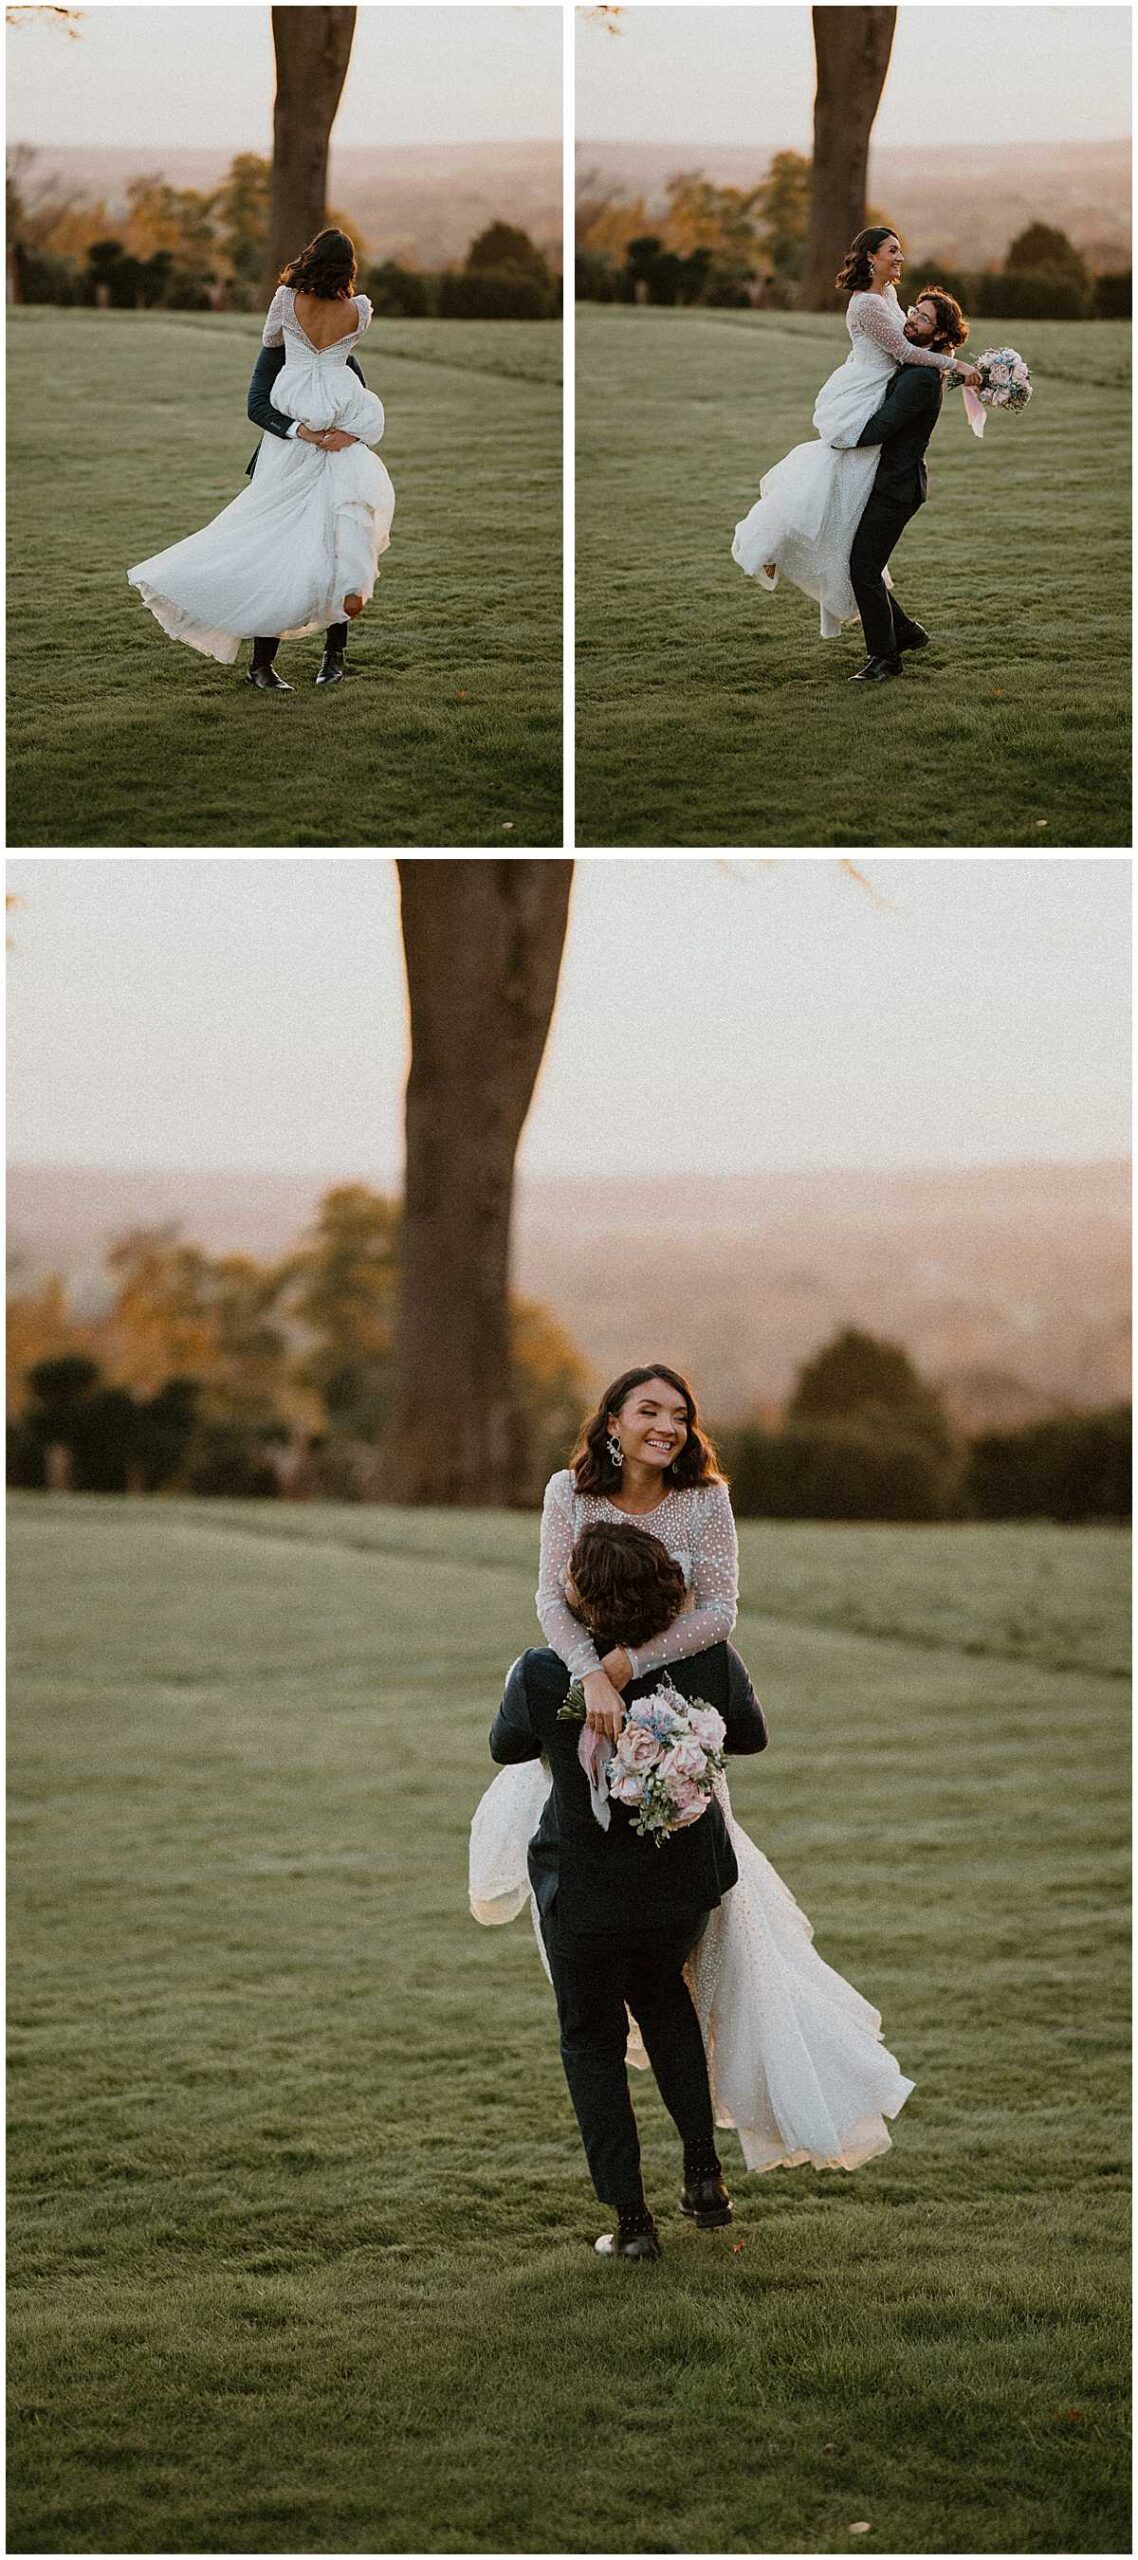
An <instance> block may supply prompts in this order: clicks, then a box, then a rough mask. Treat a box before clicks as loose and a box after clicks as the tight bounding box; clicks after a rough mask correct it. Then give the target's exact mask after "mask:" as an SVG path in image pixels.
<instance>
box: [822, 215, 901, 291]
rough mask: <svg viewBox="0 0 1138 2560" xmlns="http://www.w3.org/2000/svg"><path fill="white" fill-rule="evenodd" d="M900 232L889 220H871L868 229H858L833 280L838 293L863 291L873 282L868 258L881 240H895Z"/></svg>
mask: <svg viewBox="0 0 1138 2560" xmlns="http://www.w3.org/2000/svg"><path fill="white" fill-rule="evenodd" d="M899 237H900V234H899V232H898V231H897V230H896V228H895V226H894V224H893V223H891V222H871V224H870V226H869V229H868V231H859V232H858V235H857V238H856V240H851V242H850V245H849V248H848V249H847V251H846V254H845V258H844V261H843V263H842V265H841V266H840V267H839V269H838V272H837V275H836V276H835V278H834V282H835V284H836V285H837V287H838V291H839V293H864V292H865V289H866V286H867V285H871V284H872V282H873V274H872V270H871V268H870V264H869V261H870V258H871V256H872V254H873V251H874V250H875V249H880V247H881V243H882V241H883V240H897V239H899Z"/></svg>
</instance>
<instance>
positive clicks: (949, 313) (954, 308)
mask: <svg viewBox="0 0 1138 2560" xmlns="http://www.w3.org/2000/svg"><path fill="white" fill-rule="evenodd" d="M913 300H914V302H931V304H932V307H933V310H934V311H935V313H936V328H935V329H934V331H933V334H932V336H931V338H930V339H929V342H928V343H929V345H930V347H932V348H934V349H935V351H936V353H937V354H938V355H947V354H948V353H949V351H950V349H951V348H953V347H962V346H963V344H964V341H965V339H966V337H967V335H968V322H967V320H966V319H965V317H964V313H963V312H962V310H961V308H960V304H959V303H958V301H957V299H956V295H955V294H954V293H946V292H945V289H944V286H943V285H942V284H923V285H922V286H921V290H920V292H919V293H915V294H914V295H913Z"/></svg>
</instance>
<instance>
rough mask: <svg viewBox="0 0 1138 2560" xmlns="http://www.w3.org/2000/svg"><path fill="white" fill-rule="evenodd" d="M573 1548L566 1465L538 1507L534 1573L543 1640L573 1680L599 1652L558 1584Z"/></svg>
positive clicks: (592, 1666) (592, 1665) (594, 1666)
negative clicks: (538, 1558) (538, 1543)
mask: <svg viewBox="0 0 1138 2560" xmlns="http://www.w3.org/2000/svg"><path fill="white" fill-rule="evenodd" d="M572 1552H573V1480H572V1477H571V1476H570V1473H569V1470H568V1468H567V1467H563V1468H562V1471H561V1473H560V1475H556V1476H551V1477H550V1479H549V1482H548V1484H547V1486H546V1488H545V1501H544V1503H543V1504H542V1511H541V1563H540V1565H539V1567H538V1577H537V1594H536V1597H537V1614H538V1618H539V1620H540V1623H541V1632H542V1634H543V1636H544V1637H545V1640H546V1643H547V1644H551V1645H552V1647H553V1650H554V1652H555V1653H559V1654H560V1656H561V1659H562V1661H563V1663H564V1665H565V1668H566V1670H567V1671H568V1672H570V1673H571V1674H572V1677H573V1679H574V1680H583V1679H584V1676H585V1673H586V1672H587V1671H599V1670H600V1667H601V1662H600V1655H599V1654H598V1652H597V1649H596V1646H595V1644H594V1643H593V1640H592V1637H591V1636H590V1634H589V1632H588V1630H587V1628H585V1627H583V1626H582V1625H581V1621H580V1619H579V1618H575V1617H574V1615H573V1612H572V1610H571V1608H570V1606H569V1603H568V1601H567V1600H566V1597H565V1593H564V1591H563V1589H562V1586H561V1576H562V1574H563V1573H564V1571H565V1567H566V1565H567V1564H568V1562H569V1558H570V1556H571V1555H572Z"/></svg>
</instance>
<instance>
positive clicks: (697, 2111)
mask: <svg viewBox="0 0 1138 2560" xmlns="http://www.w3.org/2000/svg"><path fill="white" fill-rule="evenodd" d="M664 1854H666V1852H665V1853H664ZM706 1926H707V1913H706V1911H699V1912H695V1913H691V1912H689V1913H688V1915H687V1917H686V1919H684V1920H682V1921H680V1922H678V1923H677V1925H676V1926H675V1927H674V1928H672V1929H667V1930H661V1929H653V1930H648V1929H643V1930H635V1931H633V1930H621V1931H617V1930H610V1929H606V1930H597V1931H595V1932H593V1931H590V1932H589V1933H588V1934H585V1933H582V1934H580V1935H578V1934H577V1933H576V1932H575V1931H572V1930H568V1929H564V1928H559V1926H558V1922H557V1906H556V1902H555V1903H554V1905H553V1908H552V1909H551V1910H549V1911H546V1912H543V1914H542V1920H541V1930H542V1936H543V1938H544V1940H545V1948H546V1953H547V1955H548V1957H549V1969H550V1972H551V1973H552V1975H553V1988H554V1991H555V1993H556V1995H557V2015H558V2021H559V2024H560V2028H561V2059H562V2062H563V2063H564V2065H565V2077H566V2079H567V2081H568V2083H569V2095H570V2097H571V2098H572V2101H573V2107H574V2111H575V2114H576V2117H577V2122H578V2124H579V2126H580V2128H581V2140H582V2142H583V2143H584V2146H585V2157H586V2159H587V2161H588V2163H589V2169H590V2172H591V2175H592V2180H593V2185H594V2187H595V2188H596V2191H597V2194H598V2195H599V2196H600V2198H601V2200H602V2202H603V2203H605V2204H611V2205H614V2206H615V2207H616V2210H617V2212H618V2213H619V2212H620V2211H621V2210H622V2209H624V2208H627V2207H630V2206H634V2205H638V2204H639V2203H641V2201H642V2199H643V2193H644V2190H643V2187H642V2185H641V2179H640V2139H639V2136H638V2134H637V2131H636V2118H635V2116H634V2115H633V2112H632V2100H631V2098H630V2096H629V2094H628V2073H627V2070H626V2068H625V2061H624V2053H625V2046H626V2044H627V2042H628V2017H627V2014H626V2004H627V2008H628V2009H631V2011H632V2014H633V2017H634V2018H635V2020H636V2023H637V2025H638V2027H639V2029H640V2033H641V2035H642V2037H643V2039H644V2049H645V2052H646V2053H647V2056H648V2059H649V2062H650V2063H651V2065H652V2069H653V2072H654V2073H655V2077H656V2085H657V2087H658V2089H659V2092H660V2095H661V2097H662V2099H663V2101H664V2104H665V2106H666V2108H667V2110H668V2113H669V2115H670V2116H671V2118H672V2121H673V2123H674V2125H675V2126H676V2129H677V2132H678V2133H679V2135H680V2137H681V2140H682V2141H684V2142H688V2143H691V2142H695V2141H697V2140H699V2139H700V2138H701V2137H711V2136H712V2135H713V2133H714V2124H713V2118H712V2111H711V2092H710V2090H709V2088H708V2082H707V2056H706V2054H705V2052H704V2049H703V2037H702V2034H701V2032H700V2024H699V2019H698V2018H697V2016H696V2013H695V2010H694V2008H693V2006H692V2000H691V1993H690V1992H689V1990H688V1987H687V1984H686V1982H685V1981H684V1976H683V1966H684V1964H685V1962H686V1960H687V1958H688V1956H689V1955H690V1954H691V1951H692V1948H693V1947H694V1946H696V1945H697V1944H698V1941H699V1939H700V1938H701V1937H702V1935H703V1932H704V1929H705V1928H706Z"/></svg>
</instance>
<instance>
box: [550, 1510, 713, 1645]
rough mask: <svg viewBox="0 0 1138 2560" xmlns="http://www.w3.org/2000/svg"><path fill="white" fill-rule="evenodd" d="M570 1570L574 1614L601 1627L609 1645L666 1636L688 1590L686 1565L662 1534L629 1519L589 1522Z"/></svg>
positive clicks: (583, 1530)
mask: <svg viewBox="0 0 1138 2560" xmlns="http://www.w3.org/2000/svg"><path fill="white" fill-rule="evenodd" d="M569 1575H570V1579H571V1581H572V1583H573V1587H574V1591H575V1593H576V1598H577V1606H576V1608H575V1609H574V1611H573V1614H574V1616H575V1617H579V1618H581V1619H583V1621H584V1623H585V1625H586V1626H588V1627H591V1628H594V1629H595V1630H597V1631H598V1632H603V1634H604V1635H606V1636H607V1637H608V1639H609V1642H610V1644H631V1645H638V1644H648V1643H649V1642H650V1641H651V1639H652V1637H653V1636H659V1635H663V1632H664V1629H665V1627H670V1626H671V1623H672V1620H673V1618H676V1617H678V1616H679V1613H680V1610H681V1609H682V1608H683V1605H684V1599H685V1596H686V1592H687V1584H686V1582H685V1581H684V1569H683V1566H682V1565H681V1564H677V1562H676V1559H675V1557H674V1556H672V1555H669V1553H668V1550H667V1548H666V1546H664V1544H663V1542H662V1540H661V1539H659V1538H654V1537H652V1536H651V1534H650V1532H649V1531H648V1530H647V1529H637V1528H635V1527H634V1526H633V1523H632V1522H631V1520H630V1521H629V1522H628V1523H627V1525H625V1524H624V1523H623V1522H620V1521H616V1520H593V1521H591V1522H590V1524H589V1526H588V1528H587V1529H582V1530H581V1532H580V1534H579V1536H578V1537H577V1539H576V1540H575V1542H574V1547H573V1552H572V1555H571V1556H570V1558H569ZM570 1605H571V1606H572V1603H571V1604H570Z"/></svg>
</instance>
